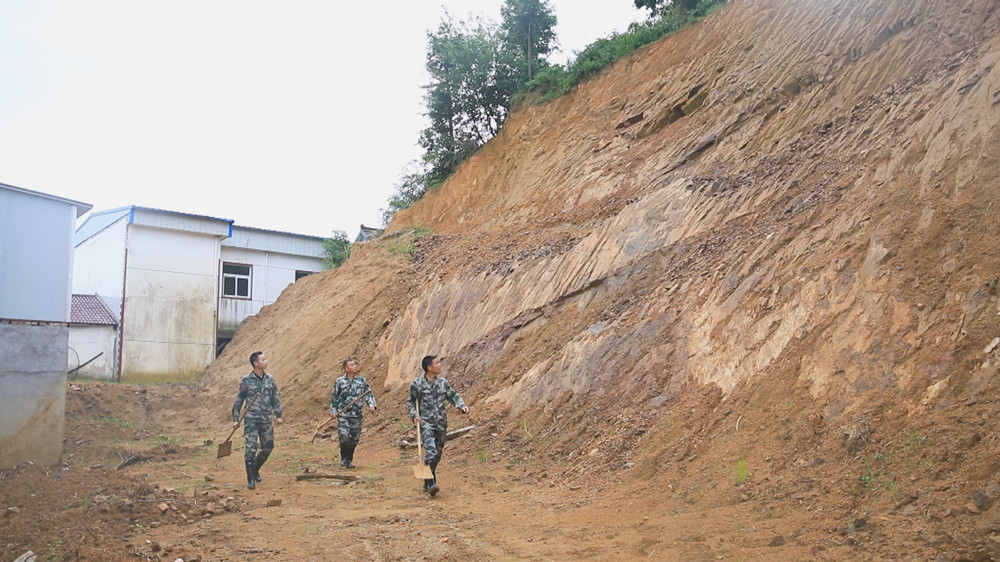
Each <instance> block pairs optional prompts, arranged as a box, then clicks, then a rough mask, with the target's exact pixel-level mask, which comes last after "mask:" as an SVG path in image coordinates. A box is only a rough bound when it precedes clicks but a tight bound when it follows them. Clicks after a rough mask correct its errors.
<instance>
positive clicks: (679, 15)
mask: <svg viewBox="0 0 1000 562" xmlns="http://www.w3.org/2000/svg"><path fill="white" fill-rule="evenodd" d="M633 2H634V3H635V7H636V8H639V9H642V8H645V9H647V10H649V13H650V16H651V17H662V16H664V15H666V14H672V15H673V16H674V18H676V19H677V21H678V22H679V23H680V25H685V24H686V23H687V22H688V20H689V19H690V18H692V17H695V18H697V17H701V16H704V15H705V13H706V12H705V11H704V10H702V11H701V13H700V14H699V13H698V12H699V8H710V7H711V6H708V4H712V5H715V4H720V3H721V2H706V0H633Z"/></svg>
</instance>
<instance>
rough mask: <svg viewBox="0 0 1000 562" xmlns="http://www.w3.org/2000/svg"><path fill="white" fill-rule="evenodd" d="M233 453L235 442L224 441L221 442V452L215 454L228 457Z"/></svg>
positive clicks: (219, 456) (218, 457)
mask: <svg viewBox="0 0 1000 562" xmlns="http://www.w3.org/2000/svg"><path fill="white" fill-rule="evenodd" d="M231 454H233V442H232V441H223V442H222V443H219V453H218V454H217V455H216V456H215V458H217V459H221V458H222V457H228V456H229V455H231Z"/></svg>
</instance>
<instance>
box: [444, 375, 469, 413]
mask: <svg viewBox="0 0 1000 562" xmlns="http://www.w3.org/2000/svg"><path fill="white" fill-rule="evenodd" d="M444 386H445V396H447V397H448V400H451V403H452V404H454V405H455V407H456V408H458V409H459V410H462V411H463V412H467V411H468V407H467V406H466V405H465V401H464V400H462V397H461V396H459V395H458V392H456V391H455V389H454V388H452V387H451V384H450V383H448V381H444Z"/></svg>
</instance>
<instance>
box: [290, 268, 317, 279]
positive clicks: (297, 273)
mask: <svg viewBox="0 0 1000 562" xmlns="http://www.w3.org/2000/svg"><path fill="white" fill-rule="evenodd" d="M313 273H316V272H315V271H302V270H301V269H297V270H295V280H296V281H298V280H299V279H302V278H303V277H305V276H306V275H312V274H313Z"/></svg>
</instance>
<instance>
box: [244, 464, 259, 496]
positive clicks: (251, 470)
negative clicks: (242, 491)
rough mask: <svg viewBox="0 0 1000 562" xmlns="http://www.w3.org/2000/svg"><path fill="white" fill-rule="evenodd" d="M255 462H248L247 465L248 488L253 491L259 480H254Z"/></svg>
mask: <svg viewBox="0 0 1000 562" xmlns="http://www.w3.org/2000/svg"><path fill="white" fill-rule="evenodd" d="M255 462H256V461H254V460H249V461H246V465H247V488H249V489H251V490H253V489H254V486H256V485H257V479H256V478H254V463H255Z"/></svg>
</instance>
